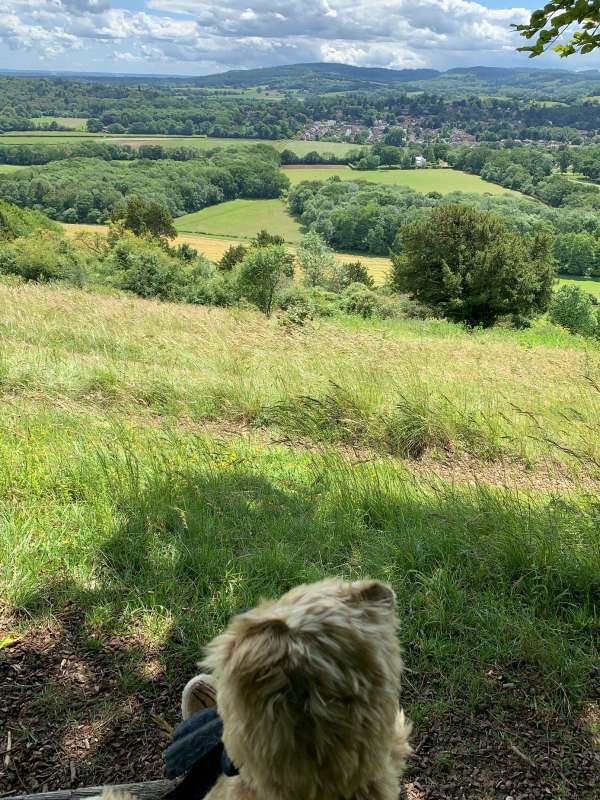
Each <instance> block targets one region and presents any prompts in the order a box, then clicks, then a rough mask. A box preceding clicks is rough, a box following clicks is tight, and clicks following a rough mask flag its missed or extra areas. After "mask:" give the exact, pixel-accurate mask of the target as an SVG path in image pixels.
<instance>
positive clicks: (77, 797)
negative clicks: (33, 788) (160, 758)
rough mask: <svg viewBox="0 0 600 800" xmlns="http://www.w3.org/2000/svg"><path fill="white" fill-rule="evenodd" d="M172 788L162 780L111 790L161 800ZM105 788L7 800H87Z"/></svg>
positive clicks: (141, 799) (97, 787)
mask: <svg viewBox="0 0 600 800" xmlns="http://www.w3.org/2000/svg"><path fill="white" fill-rule="evenodd" d="M172 787H173V782H172V781H166V780H162V781H148V782H147V783H123V784H120V785H119V786H111V787H110V788H111V789H117V790H121V791H124V792H130V793H131V794H133V795H135V797H139V798H140V800H159V798H160V797H162V796H163V795H164V794H165V792H167V791H168V790H169V789H171V788H172ZM104 788H105V787H104V786H85V787H82V788H81V789H61V790H60V791H58V792H42V793H41V794H19V795H13V796H11V797H9V798H5V800H85V798H88V797H97V796H98V795H100V794H102V790H103V789H104Z"/></svg>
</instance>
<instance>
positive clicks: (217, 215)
mask: <svg viewBox="0 0 600 800" xmlns="http://www.w3.org/2000/svg"><path fill="white" fill-rule="evenodd" d="M284 172H285V174H286V175H287V176H288V177H289V178H290V181H291V183H292V185H295V184H297V183H300V182H301V181H303V180H326V179H327V178H328V177H331V176H333V175H339V176H340V177H341V178H342V179H344V180H352V179H355V178H356V179H359V180H368V181H376V182H377V183H382V184H388V185H402V186H410V187H411V188H412V189H416V190H417V191H421V192H429V191H433V190H434V189H435V190H436V191H439V192H441V193H442V194H444V193H448V192H451V191H456V190H459V189H460V190H462V191H464V192H479V193H482V192H491V193H493V194H501V193H503V192H506V191H509V190H507V189H503V188H502V187H500V186H496V185H495V184H493V183H487V182H486V181H483V180H482V179H481V178H479V177H478V176H477V175H467V174H466V173H464V172H458V171H457V170H441V169H430V170H389V171H382V170H374V171H368V172H359V171H355V170H352V169H349V168H348V167H340V168H323V169H320V168H315V169H310V168H309V169H298V168H291V169H285V170H284ZM513 194H518V193H516V192H513ZM175 227H176V228H177V230H178V231H180V232H182V233H183V232H185V233H206V234H210V235H212V236H231V237H240V238H251V237H252V236H254V235H255V234H256V232H257V231H259V230H261V229H262V228H266V229H267V230H269V231H271V232H272V233H277V234H279V235H280V236H283V237H284V239H285V240H286V241H288V242H292V243H293V242H298V241H299V240H300V239H301V237H302V233H301V228H300V225H299V224H298V223H297V222H296V221H295V220H294V219H293V218H292V217H291V216H290V215H289V214H288V212H287V210H286V206H285V202H284V201H283V200H231V201H229V202H227V203H220V204H219V205H216V206H211V207H209V208H204V209H202V211H196V212H195V213H193V214H186V215H185V216H184V217H179V219H177V220H176V221H175Z"/></svg>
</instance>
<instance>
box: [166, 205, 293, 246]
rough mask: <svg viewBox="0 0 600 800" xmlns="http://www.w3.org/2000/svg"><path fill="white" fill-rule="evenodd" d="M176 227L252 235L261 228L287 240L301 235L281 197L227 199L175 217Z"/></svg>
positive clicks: (195, 231) (200, 231) (242, 236)
mask: <svg viewBox="0 0 600 800" xmlns="http://www.w3.org/2000/svg"><path fill="white" fill-rule="evenodd" d="M175 227H176V228H177V230H178V231H181V232H185V233H209V234H213V235H219V236H231V237H235V236H238V237H240V238H252V236H255V235H256V233H257V232H258V231H260V230H262V229H263V228H264V229H265V230H268V231H270V232H271V233H277V234H279V235H280V236H283V237H284V238H285V240H286V241H288V242H298V241H300V239H301V238H302V233H301V229H300V225H299V224H298V223H297V222H296V221H295V220H294V219H293V218H292V217H291V216H290V215H289V214H288V212H287V209H286V206H285V203H284V202H283V201H282V200H278V199H277V200H230V201H229V202H227V203H219V205H216V206H209V207H208V208H204V209H202V211H196V212H195V213H193V214H186V215H185V216H184V217H178V219H176V220H175Z"/></svg>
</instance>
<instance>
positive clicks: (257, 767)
mask: <svg viewBox="0 0 600 800" xmlns="http://www.w3.org/2000/svg"><path fill="white" fill-rule="evenodd" d="M396 619H397V618H396V610H395V595H394V593H393V591H392V589H391V588H390V587H389V586H387V585H386V584H384V583H380V582H378V581H358V582H355V583H346V582H343V581H340V580H335V579H330V580H325V581H321V582H319V583H315V584H311V585H304V586H298V587H296V588H295V589H292V590H291V591H290V592H288V593H287V594H285V595H284V596H283V597H281V598H280V599H279V600H274V601H266V602H263V603H262V604H261V605H259V606H258V607H257V608H255V609H253V610H252V611H248V612H246V613H244V614H240V615H239V616H237V617H235V618H234V619H233V620H232V621H231V623H230V625H229V627H228V628H227V630H226V631H225V633H223V634H222V635H221V636H219V637H217V638H216V639H215V640H214V641H213V642H212V643H211V644H210V645H209V647H208V652H207V656H206V659H205V662H204V663H205V666H206V667H207V668H208V669H210V670H211V671H212V672H213V674H214V676H215V678H216V682H217V699H218V706H219V711H220V713H221V716H222V718H223V722H224V741H225V746H226V748H227V751H228V753H229V755H230V756H231V758H232V759H233V761H234V763H235V764H236V765H237V766H238V767H240V770H241V773H242V775H243V776H244V777H245V778H246V779H247V780H248V781H250V782H251V783H252V784H253V786H254V788H255V789H256V790H257V793H258V794H261V793H263V794H265V796H269V795H275V796H280V797H289V798H303V800H311V798H312V797H321V796H327V795H328V794H331V795H332V796H334V797H339V796H348V795H350V794H351V793H353V792H354V791H357V790H358V789H359V788H360V787H361V786H364V785H365V784H366V783H368V782H369V780H370V779H371V778H373V777H376V775H377V772H378V770H379V769H380V768H381V765H382V764H383V763H384V761H385V759H386V758H387V757H388V755H389V750H390V747H391V741H392V734H393V727H394V719H395V716H396V713H397V709H398V694H399V689H400V673H401V670H402V661H401V658H400V649H399V644H398V640H397V637H396V627H397V621H396Z"/></svg>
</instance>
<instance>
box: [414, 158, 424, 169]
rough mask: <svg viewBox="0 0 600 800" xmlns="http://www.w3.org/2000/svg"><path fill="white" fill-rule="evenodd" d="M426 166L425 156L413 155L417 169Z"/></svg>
mask: <svg viewBox="0 0 600 800" xmlns="http://www.w3.org/2000/svg"><path fill="white" fill-rule="evenodd" d="M426 166H427V159H426V158H425V156H415V167H417V169H420V168H422V167H426Z"/></svg>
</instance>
